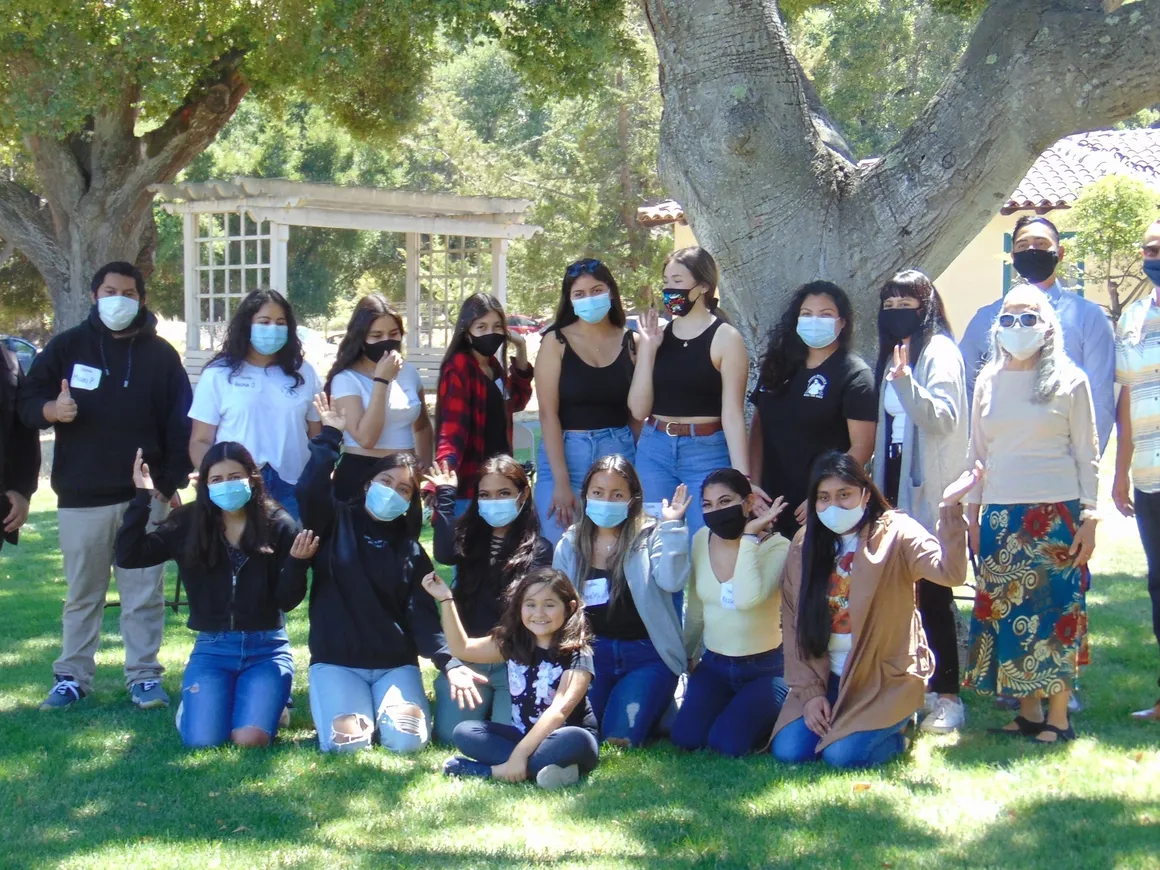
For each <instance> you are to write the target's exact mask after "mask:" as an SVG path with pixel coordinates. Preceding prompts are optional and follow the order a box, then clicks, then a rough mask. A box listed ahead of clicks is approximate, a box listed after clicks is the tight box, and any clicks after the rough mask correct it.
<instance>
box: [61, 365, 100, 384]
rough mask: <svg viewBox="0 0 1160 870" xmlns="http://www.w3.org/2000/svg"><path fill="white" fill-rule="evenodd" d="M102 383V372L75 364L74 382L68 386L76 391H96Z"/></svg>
mask: <svg viewBox="0 0 1160 870" xmlns="http://www.w3.org/2000/svg"><path fill="white" fill-rule="evenodd" d="M100 383H101V370H100V369H97V368H93V367H92V366H86V365H81V364H80V363H74V364H73V371H72V380H70V381H69V382H68V385H69V386H70V387H71V388H72V389H74V390H95V389H96V388H97V387H98V386H99V385H100Z"/></svg>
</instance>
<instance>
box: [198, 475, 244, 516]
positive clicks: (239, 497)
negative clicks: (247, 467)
mask: <svg viewBox="0 0 1160 870" xmlns="http://www.w3.org/2000/svg"><path fill="white" fill-rule="evenodd" d="M208 489H209V500H210V501H212V502H213V503H214V504H216V505H217V506H218V507H220V508H221V509H222V510H223V511H236V510H239V509H241V508H242V506H243V505H245V504H246V503H247V502H249V500H250V482H249V481H248V480H246V479H244V478H243V479H241V480H223V481H221V482H220V483H211V484H210V485H209V487H208Z"/></svg>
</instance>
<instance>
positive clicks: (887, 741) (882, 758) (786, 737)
mask: <svg viewBox="0 0 1160 870" xmlns="http://www.w3.org/2000/svg"><path fill="white" fill-rule="evenodd" d="M826 698H827V700H829V702H830V704H831V705H833V704H834V703H835V702H836V701H837V700H838V676H837V674H831V675H830V683H829V685H828V686H827V687H826ZM909 721H910V717H909V716H907V717H906V718H905V719H903V720H902V721H901V722H899V723H898V724H897V725H892V726H890V727H889V728H879V729H877V730H875V731H855V732H854V733H853V734H849V735H847V736H846V737H843V738H842V739H841V740H835V741H834V742H833V743H831V744H830V745H829V746H827V747H826V748H825V749H823V750H822V761H824V762H826V764H829V765H831V766H832V767H842V768H855V767H876V766H877V765H879V764H885V763H886V762H887V761H889V760H890V759H892V758H893V757H894V756H896V755H898V754H900V753H901V752H902V750H903V749H905V748H906V741H905V740H904V739H903V736H902V731H903V729H904V728H905V727H906V723H907V722H909ZM821 740H822V738H821V737H819V736H818V735H817V734H815V733H814V732H813V731H811V730H810V729H809V728H808V727H807V726H806V720H805V719H804V718H802V717H800V716H799V717H798V718H797V719H794V720H793V721H792V722H790V723H789V724H788V725H786V726H785V727H784V728H782V729H781V730H780V731H779V732H777V736H776V737H774V738H773V749H772V752H773V757H774V758H776V759H777V760H778V761H781V762H784V763H786V764H802V763H804V762H807V761H816V760H817V758H818V744H819V743H820V742H821Z"/></svg>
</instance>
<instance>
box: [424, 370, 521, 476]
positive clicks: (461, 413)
mask: <svg viewBox="0 0 1160 870" xmlns="http://www.w3.org/2000/svg"><path fill="white" fill-rule="evenodd" d="M489 362H490V366H491V374H490V375H489V374H488V373H487V372H485V371H484V370H483V368H482V367H481V366H480V365H479V362H478V361H477V360H476V358H475V355H474V354H472V353H471V352H470V351H463V352H461V353H457V354H455V355H454V356H452V357H451V359H449V360H448V361H447V365H446V366H445V367H444V369H443V373H442V374H441V375H440V377H439V413H440V419H439V420H438V421H437V424H436V425H437V426H438V428H439V440H438V442H437V443H436V445H435V460H436V461H437V462H444V461H446V462H447V463H449V464H450V465H451V467H452V468H454V469H455V471H456V473H457V475H458V477H459V493H458V495H459V498H474V496H475V487H476V486H477V485H478V483H479V469H480V467H481V466H482V465H483V460H484V455H483V431H484V426H485V425H486V421H487V384H488V378H489V377H490V378H491V380H492V382H493V383H494V381H495V379H496V378H502V379H503V381H504V387H505V388H504V396H505V397H506V402H505V403H504V404H505V407H506V410H507V415H506V416H507V436H508V442H509V443H510V442H511V439H512V414H514V413H515V412H516V411H522V410H523V409H524V408H526V407H527V405H528V402H529V400H530V399H531V398H532V367H531V366H530V365H529V366H528V368H527V369H526V370H521V369H519V368H517V367H516V363H515V360H512V361H511V363H510V364H509V368H510V373H509V374H508V376H507V377H506V378H505V377H504V375H503V369H502V368H501V366H500V363H499V362H498V361H497V360H494V359H492V360H490V361H489Z"/></svg>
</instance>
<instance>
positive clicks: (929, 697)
mask: <svg viewBox="0 0 1160 870" xmlns="http://www.w3.org/2000/svg"><path fill="white" fill-rule="evenodd" d="M937 700H938V692H927V693H926V695H925V696H923V703H922V715H923V716H929V715H930V714H931V713H933V712H934V702H935V701H937Z"/></svg>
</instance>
